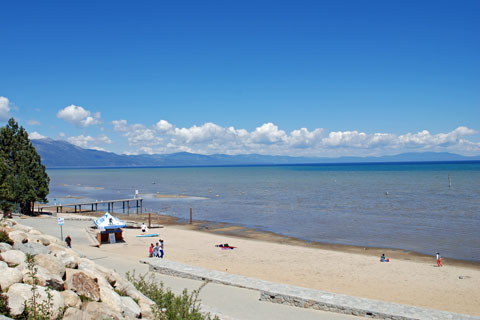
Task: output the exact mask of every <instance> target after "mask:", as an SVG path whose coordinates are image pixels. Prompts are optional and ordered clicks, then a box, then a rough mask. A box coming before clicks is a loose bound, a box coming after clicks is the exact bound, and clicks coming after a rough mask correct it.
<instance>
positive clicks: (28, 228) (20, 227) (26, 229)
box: [12, 223, 33, 233]
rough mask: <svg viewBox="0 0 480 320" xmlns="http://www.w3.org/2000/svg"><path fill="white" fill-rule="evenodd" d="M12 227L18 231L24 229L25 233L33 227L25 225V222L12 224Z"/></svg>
mask: <svg viewBox="0 0 480 320" xmlns="http://www.w3.org/2000/svg"><path fill="white" fill-rule="evenodd" d="M12 228H13V229H15V230H18V231H22V232H24V233H27V232H28V231H30V230H32V229H33V228H32V227H29V226H24V225H23V224H19V223H15V224H14V225H13V226H12Z"/></svg>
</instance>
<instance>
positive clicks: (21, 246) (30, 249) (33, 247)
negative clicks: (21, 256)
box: [13, 242, 50, 256]
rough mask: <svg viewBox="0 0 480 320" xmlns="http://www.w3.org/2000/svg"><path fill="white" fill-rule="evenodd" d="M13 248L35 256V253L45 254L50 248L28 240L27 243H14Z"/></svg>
mask: <svg viewBox="0 0 480 320" xmlns="http://www.w3.org/2000/svg"><path fill="white" fill-rule="evenodd" d="M13 248H14V249H15V250H20V251H22V252H23V253H25V254H27V253H28V254H31V255H32V256H36V255H37V254H47V253H50V249H48V247H45V246H44V245H43V244H40V243H34V242H28V243H15V244H14V246H13Z"/></svg>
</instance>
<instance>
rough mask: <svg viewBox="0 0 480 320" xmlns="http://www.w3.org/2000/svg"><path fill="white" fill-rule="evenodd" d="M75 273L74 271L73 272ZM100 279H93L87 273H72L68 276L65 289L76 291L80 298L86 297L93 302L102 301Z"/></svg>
mask: <svg viewBox="0 0 480 320" xmlns="http://www.w3.org/2000/svg"><path fill="white" fill-rule="evenodd" d="M72 271H74V270H72ZM97 281H98V279H95V278H92V277H91V276H89V275H87V274H86V273H85V272H82V271H77V272H72V273H71V275H70V274H69V275H68V276H67V281H66V282H65V289H68V290H72V291H74V292H75V293H76V294H77V295H79V296H85V297H87V298H89V299H92V300H93V301H98V300H100V287H99V285H98V283H97Z"/></svg>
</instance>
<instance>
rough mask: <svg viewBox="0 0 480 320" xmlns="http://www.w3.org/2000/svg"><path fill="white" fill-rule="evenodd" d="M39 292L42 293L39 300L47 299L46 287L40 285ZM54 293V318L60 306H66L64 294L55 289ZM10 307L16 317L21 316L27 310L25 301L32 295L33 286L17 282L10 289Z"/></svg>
mask: <svg viewBox="0 0 480 320" xmlns="http://www.w3.org/2000/svg"><path fill="white" fill-rule="evenodd" d="M37 288H38V294H39V295H40V297H39V299H38V302H39V303H41V302H43V301H47V292H46V288H45V287H41V286H38V287H37ZM50 294H51V295H52V299H51V303H52V304H53V306H52V312H53V316H54V318H56V317H57V316H58V311H59V309H60V308H63V307H64V306H65V303H64V300H63V297H62V295H61V294H60V293H59V292H58V291H55V290H51V291H50ZM7 296H8V307H9V308H10V314H11V315H12V316H14V317H16V316H19V315H21V314H22V313H23V311H24V310H25V302H26V301H27V302H28V300H29V299H30V298H31V297H32V286H31V285H29V284H25V283H15V284H13V285H12V286H10V288H9V289H8V293H7Z"/></svg>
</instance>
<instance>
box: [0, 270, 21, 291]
mask: <svg viewBox="0 0 480 320" xmlns="http://www.w3.org/2000/svg"><path fill="white" fill-rule="evenodd" d="M22 277H23V275H22V272H20V270H17V269H15V268H4V269H2V276H1V277H0V288H1V289H2V290H3V291H6V290H7V289H8V288H9V287H10V286H11V285H13V284H14V283H18V282H22Z"/></svg>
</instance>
